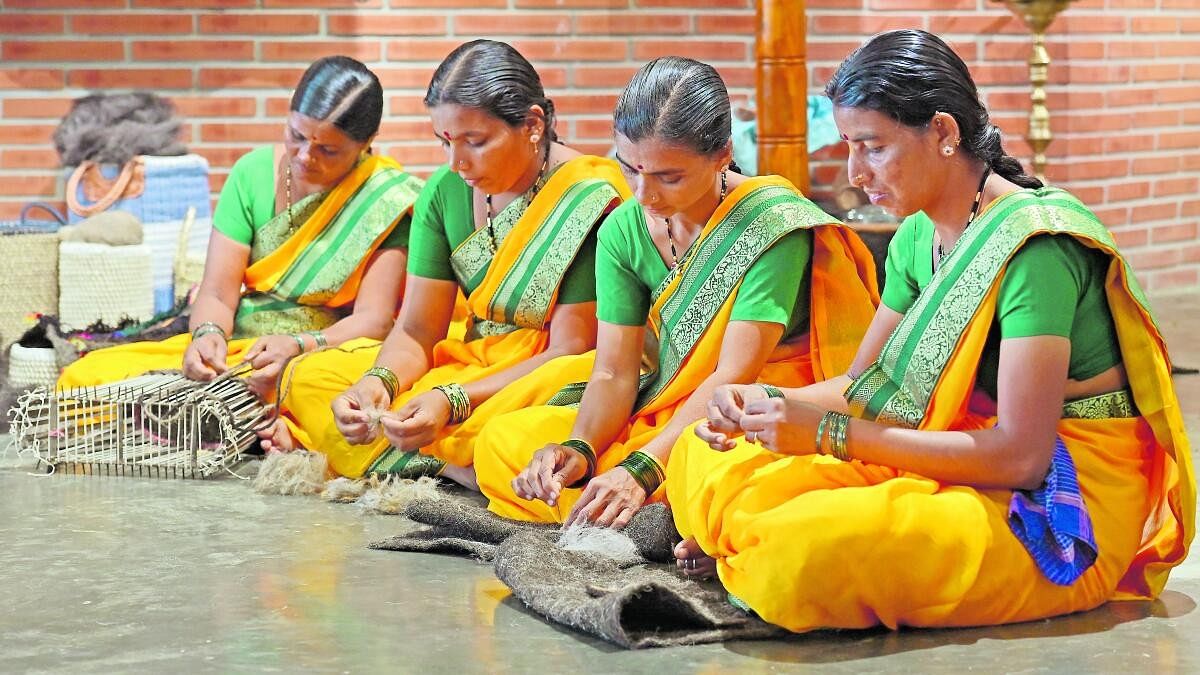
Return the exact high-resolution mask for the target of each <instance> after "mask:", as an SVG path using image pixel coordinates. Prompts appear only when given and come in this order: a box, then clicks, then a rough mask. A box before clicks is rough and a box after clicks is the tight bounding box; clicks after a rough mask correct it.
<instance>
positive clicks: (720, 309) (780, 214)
mask: <svg viewBox="0 0 1200 675" xmlns="http://www.w3.org/2000/svg"><path fill="white" fill-rule="evenodd" d="M803 229H809V230H812V231H813V253H812V260H811V263H810V264H811V266H812V275H811V287H810V295H811V302H810V319H809V325H810V332H809V335H808V337H807V340H808V343H809V344H808V345H807V347H808V349H807V350H806V351H807V355H808V357H810V358H811V361H812V364H811V366H812V368H811V371H812V372H809V373H805V374H803V375H802V376H801V380H802V381H799V382H784V383H782V384H784V385H786V386H790V385H793V384H794V385H796V386H799V385H801V384H811V383H812V382H813V381H817V380H823V379H827V378H828V377H831V376H833V375H836V374H840V373H842V372H845V370H846V368H848V367H849V365H850V362H851V360H852V359H853V358H854V352H855V350H857V348H858V343H859V342H860V341H861V340H862V336H863V334H864V333H865V331H866V328H867V326H868V325H869V324H870V321H871V317H872V316H873V314H874V312H875V307H876V306H877V305H878V303H879V290H878V287H877V285H876V280H875V279H876V277H875V265H874V262H873V260H872V258H871V254H870V252H869V251H868V250H867V248H866V246H865V245H863V243H862V241H861V240H860V239H859V238H858V236H857V235H855V234H854V233H853V232H851V231H850V230H849V229H848V228H847V227H846V226H845V225H843V224H842V223H840V222H838V221H836V220H835V219H834V218H832V217H831V216H830V215H829V214H827V213H825V212H824V211H822V210H821V209H820V208H818V207H817V206H816V205H815V204H813V203H812V202H811V201H809V200H808V199H805V198H804V197H803V196H802V195H801V194H800V193H799V191H798V190H797V189H796V187H795V186H794V185H792V184H791V183H790V182H789V181H787V180H786V179H784V178H781V177H778V176H765V177H758V178H750V179H747V180H746V181H744V182H743V183H742V184H741V185H739V186H738V187H737V188H736V189H735V190H734V191H733V192H731V193H730V195H729V197H728V198H727V199H726V200H725V201H724V202H723V203H722V204H721V206H720V207H718V209H717V211H716V212H715V213H714V214H713V216H712V218H711V219H710V220H709V222H708V223H707V224H706V225H705V228H704V229H703V230H702V231H701V234H700V237H699V239H698V240H697V242H696V243H695V244H694V245H693V248H692V250H691V253H689V254H688V255H687V256H686V258H685V259H684V260H683V261H682V262H681V263H680V265H679V266H678V267H677V268H676V269H675V270H673V271H672V273H671V274H669V275H668V276H667V278H666V279H664V280H663V283H662V284H661V285H660V286H659V288H657V289H655V291H654V292H653V294H652V296H651V298H652V301H653V305H652V307H651V310H650V319H649V322H648V325H649V328H650V332H651V335H650V336H649V337H648V345H647V353H646V355H645V356H646V357H647V359H648V360H649V361H650V362H651V363H652V364H653V369H652V370H650V371H649V372H647V373H645V374H644V375H643V376H642V383H641V387H640V391H639V395H638V399H637V403H636V404H635V406H634V411H635V414H649V413H653V412H655V411H658V410H661V409H663V408H665V407H670V406H672V405H674V404H676V403H678V402H680V401H681V400H683V399H686V398H687V396H689V395H690V394H691V393H692V392H693V391H695V389H696V388H697V387H698V386H699V384H700V383H701V382H702V381H703V380H704V378H706V377H708V375H710V374H711V373H712V372H713V371H714V370H715V369H716V365H717V358H718V356H719V355H720V349H721V342H722V340H723V339H724V335H725V330H726V328H727V327H728V323H729V317H730V316H731V313H732V311H733V304H734V301H735V299H736V297H737V289H738V287H739V285H740V284H741V281H742V279H743V277H744V276H745V274H746V273H747V272H748V271H749V270H750V268H751V267H752V266H753V264H754V263H755V262H756V261H757V260H758V259H759V257H761V256H762V255H763V254H764V253H765V252H766V251H767V250H768V249H770V247H771V246H772V245H774V244H775V243H776V242H778V241H779V240H780V239H782V238H783V237H784V236H786V235H787V234H790V233H792V232H795V231H798V230H803ZM777 351H778V352H779V356H780V357H781V358H784V357H786V355H787V354H792V353H795V352H796V350H795V349H794V348H791V347H781V348H780V349H779V350H777ZM776 360H778V359H775V358H774V357H773V358H772V361H776ZM585 384H586V383H578V384H574V385H571V386H570V387H567V388H565V389H564V390H563V391H562V392H560V393H559V394H558V395H556V396H555V397H554V398H553V399H552V400H551V404H552V405H573V404H577V403H578V402H579V401H580V400H581V399H582V395H583V389H584V386H585Z"/></svg>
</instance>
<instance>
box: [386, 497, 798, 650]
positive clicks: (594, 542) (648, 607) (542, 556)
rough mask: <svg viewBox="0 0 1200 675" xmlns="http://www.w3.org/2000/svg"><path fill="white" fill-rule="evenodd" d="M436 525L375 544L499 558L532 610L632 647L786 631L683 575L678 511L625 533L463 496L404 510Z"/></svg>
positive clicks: (662, 510) (656, 507)
mask: <svg viewBox="0 0 1200 675" xmlns="http://www.w3.org/2000/svg"><path fill="white" fill-rule="evenodd" d="M404 514H405V515H406V516H407V517H408V518H409V519H411V520H414V521H416V522H418V523H423V524H425V525H427V526H428V527H426V528H424V529H421V530H417V531H415V532H412V533H409V534H405V535H401V536H397V537H392V538H391V539H387V540H384V541H379V542H375V543H373V544H371V548H376V549H386V550H397V551H424V552H430V553H454V554H459V555H467V556H472V557H475V558H478V559H480V560H482V561H492V564H493V567H494V569H495V572H496V576H497V577H499V578H500V580H501V581H503V582H504V583H505V584H506V585H508V587H509V588H510V589H512V592H513V595H514V596H516V597H517V598H518V599H520V600H521V601H522V602H524V603H525V604H526V605H527V606H528V607H529V608H530V609H532V610H533V611H535V612H537V613H539V614H541V615H542V616H544V617H546V618H547V619H550V620H551V621H554V622H557V623H561V624H565V625H568V626H571V627H573V628H575V629H577V630H581V631H583V632H585V633H590V634H592V635H596V636H598V637H601V638H603V639H605V640H608V641H610V642H612V643H614V644H617V645H620V646H622V647H626V648H630V649H638V648H642V647H664V646H670V645H682V644H696V643H702V642H716V641H722V640H746V639H761V638H774V637H779V636H782V635H786V634H787V633H786V631H784V630H783V629H781V628H779V627H777V626H772V625H771V624H768V623H765V622H763V621H761V620H760V619H758V618H756V617H754V616H751V615H748V614H746V613H744V612H742V611H741V610H739V609H737V608H735V607H733V606H732V605H730V604H729V602H728V601H727V599H726V594H725V591H724V589H723V588H721V586H720V584H719V583H717V582H715V581H709V582H698V581H692V580H689V579H685V578H683V577H681V576H678V575H677V574H676V573H675V572H674V571H673V569H672V568H667V567H665V566H664V565H662V564H657V563H671V564H672V565H673V561H674V556H673V554H672V550H673V549H674V546H675V544H676V543H678V541H679V537H678V534H677V533H676V532H675V527H674V522H673V521H672V519H671V512H670V510H669V509H668V508H666V507H665V506H663V505H662V504H651V505H649V506H647V507H645V508H643V509H642V510H641V511H639V512H638V513H637V515H635V516H634V518H633V520H632V521H631V522H630V523H629V525H628V526H627V527H626V528H625V529H624V530H623V531H621V532H619V533H618V532H612V531H608V530H603V531H601V530H600V528H593V527H572V528H568V529H567V530H565V531H563V530H561V529H559V528H558V527H555V526H550V525H539V524H531V523H522V522H518V521H513V520H507V519H504V518H500V517H499V516H497V515H495V514H493V513H491V512H489V511H487V510H486V509H484V508H482V507H480V506H478V505H475V504H472V503H469V502H467V501H465V500H463V499H458V498H450V499H442V500H439V501H436V502H431V501H428V500H416V501H413V502H411V503H410V504H409V505H408V507H407V508H406V509H405V512H404Z"/></svg>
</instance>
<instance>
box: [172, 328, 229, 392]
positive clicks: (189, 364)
mask: <svg viewBox="0 0 1200 675" xmlns="http://www.w3.org/2000/svg"><path fill="white" fill-rule="evenodd" d="M228 350H229V345H228V344H226V342H225V339H224V338H222V337H221V336H220V335H218V334H217V333H207V334H205V335H201V336H200V337H198V338H195V339H193V340H192V342H191V344H189V345H188V347H187V350H186V351H184V352H183V375H184V377H186V378H188V379H189V380H196V381H198V382H208V381H209V380H211V379H213V378H214V377H216V376H217V375H220V374H221V373H223V372H225V371H226V370H228V368H226V366H225V356H226V354H227V353H228Z"/></svg>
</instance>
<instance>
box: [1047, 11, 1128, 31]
mask: <svg viewBox="0 0 1200 675" xmlns="http://www.w3.org/2000/svg"><path fill="white" fill-rule="evenodd" d="M1127 21H1128V20H1127V19H1126V18H1125V17H1124V16H1120V14H1119V13H1117V12H1107V13H1104V14H1084V13H1081V12H1078V11H1076V12H1066V13H1064V14H1063V15H1062V16H1060V17H1058V18H1057V19H1055V21H1054V23H1052V24H1050V29H1049V30H1048V31H1047V32H1048V33H1050V34H1052V35H1053V34H1059V35H1061V34H1064V33H1067V34H1076V33H1124V32H1125V31H1126V30H1127Z"/></svg>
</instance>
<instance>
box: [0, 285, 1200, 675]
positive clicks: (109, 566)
mask: <svg viewBox="0 0 1200 675" xmlns="http://www.w3.org/2000/svg"><path fill="white" fill-rule="evenodd" d="M1155 306H1156V308H1157V309H1158V314H1159V317H1160V323H1161V325H1162V327H1163V330H1164V332H1165V333H1166V334H1167V338H1168V343H1169V344H1170V345H1171V347H1172V350H1173V354H1174V357H1175V360H1176V362H1177V363H1178V364H1180V365H1190V366H1200V341H1198V340H1196V336H1197V335H1198V334H1200V294H1189V295H1179V296H1160V297H1158V298H1156V299H1155ZM1176 382H1177V387H1178V390H1179V393H1180V395H1181V399H1182V400H1183V405H1184V411H1185V416H1186V418H1187V423H1188V426H1189V429H1190V430H1191V436H1192V438H1193V439H1200V435H1198V433H1197V432H1198V431H1200V375H1192V376H1181V377H1179V378H1177V380H1176ZM2 442H4V439H2V438H0V443H2ZM406 527H410V525H408V524H407V521H405V520H404V519H402V518H399V517H389V516H378V515H367V514H364V513H362V512H360V511H359V510H358V509H357V508H355V507H352V506H343V505H335V504H327V503H323V502H320V501H318V500H315V499H309V498H299V497H266V496H261V495H258V494H256V493H254V492H253V491H252V490H251V489H250V488H249V486H248V485H246V484H244V483H243V482H242V481H239V480H237V479H235V478H232V477H226V478H223V479H220V480H213V481H207V482H197V481H170V480H156V479H136V478H102V477H85V476H62V475H60V476H35V475H30V474H29V473H28V463H27V462H24V461H22V460H20V459H18V458H16V457H14V456H11V455H10V456H9V457H7V458H6V459H5V460H4V463H3V467H2V468H0V671H2V672H38V671H69V672H144V671H153V672H179V671H186V672H245V671H270V672H280V671H282V672H294V671H316V672H364V671H377V672H423V671H435V672H447V671H448V672H457V673H475V672H655V673H666V672H718V671H722V672H723V671H738V672H752V673H753V672H774V671H779V670H795V669H809V668H812V669H817V668H820V669H823V670H828V671H832V672H868V671H889V672H894V671H960V670H966V669H968V668H969V669H972V670H979V671H984V672H1048V671H1065V672H1150V671H1154V672H1200V641H1198V640H1196V639H1194V636H1196V635H1200V612H1197V611H1196V599H1198V598H1200V563H1197V562H1194V560H1189V561H1187V562H1185V563H1184V564H1183V565H1182V566H1181V567H1179V568H1177V569H1176V570H1175V572H1174V574H1173V575H1172V577H1171V581H1170V583H1169V584H1168V585H1167V591H1166V592H1165V593H1164V594H1163V595H1162V597H1161V598H1160V599H1159V600H1157V601H1155V602H1137V603H1111V604H1109V605H1107V606H1105V607H1102V608H1100V609H1098V610H1095V611H1092V612H1088V613H1084V614H1078V615H1074V616H1068V617H1063V618H1059V619H1054V620H1048V621H1038V622H1033V623H1027V624H1019V625H1013V626H1001V627H995V628H980V629H970V630H937V631H928V630H924V631H923V630H904V631H899V632H891V631H884V630H875V631H865V632H845V633H839V632H819V633H813V634H809V635H802V636H796V637H794V638H791V639H788V640H782V641H774V642H736V643H727V644H718V645H702V646H696V647H684V648H673V649H660V650H649V651H642V652H629V651H624V650H619V649H616V648H613V647H611V646H610V645H608V644H606V643H604V642H601V641H599V640H595V639H591V638H588V637H585V636H582V635H579V634H577V633H574V632H572V631H569V630H566V629H562V628H559V627H556V626H552V625H549V624H546V623H544V622H543V621H541V620H540V619H539V618H538V617H536V616H535V615H533V614H531V613H530V612H529V611H527V610H526V609H524V608H523V607H522V606H521V604H520V603H519V602H517V601H515V600H514V599H513V598H512V597H510V596H509V594H508V592H507V589H506V588H505V587H504V586H503V585H502V584H500V583H499V582H498V581H496V580H495V578H494V577H493V575H492V573H491V569H490V567H487V566H485V565H481V564H479V563H476V562H472V561H470V560H464V559H459V558H453V557H445V556H434V555H420V554H402V553H392V552H381V551H372V550H368V549H366V548H365V546H364V545H365V544H366V543H367V542H368V541H371V540H374V539H379V538H382V537H386V536H390V535H392V534H397V533H399V532H400V531H402V530H403V529H405V528H406ZM1193 558H1195V556H1193Z"/></svg>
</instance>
